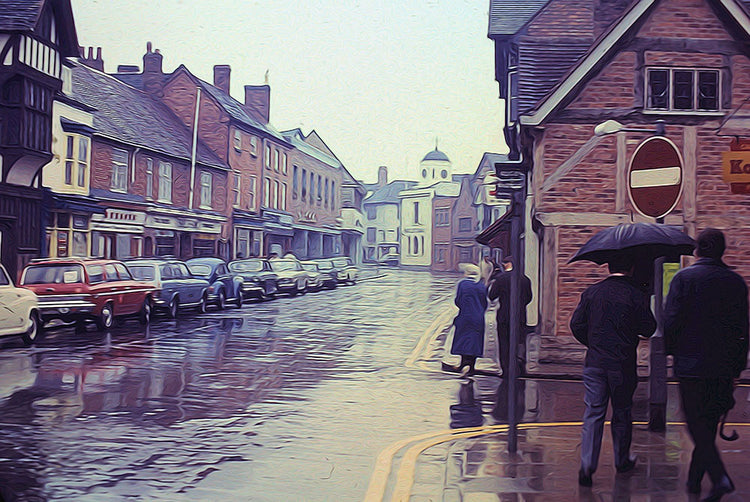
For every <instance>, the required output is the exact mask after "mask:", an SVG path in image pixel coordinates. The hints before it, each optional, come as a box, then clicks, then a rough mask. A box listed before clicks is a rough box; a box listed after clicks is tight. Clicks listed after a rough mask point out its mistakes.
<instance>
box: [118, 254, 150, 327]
mask: <svg viewBox="0 0 750 502" xmlns="http://www.w3.org/2000/svg"><path fill="white" fill-rule="evenodd" d="M115 270H117V274H118V275H119V276H120V282H119V283H118V285H117V287H118V291H119V296H120V297H121V298H122V309H123V310H122V313H123V314H133V313H135V312H138V311H139V310H140V309H141V304H142V303H143V298H144V297H145V295H144V291H143V290H142V289H141V288H133V287H132V282H133V276H132V275H130V272H129V271H128V269H127V268H126V267H125V265H123V264H122V263H115Z"/></svg>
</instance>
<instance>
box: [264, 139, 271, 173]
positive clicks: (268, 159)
mask: <svg viewBox="0 0 750 502" xmlns="http://www.w3.org/2000/svg"><path fill="white" fill-rule="evenodd" d="M264 151H265V158H264V159H263V162H264V164H265V166H266V169H271V145H269V144H268V143H266V147H265V150H264Z"/></svg>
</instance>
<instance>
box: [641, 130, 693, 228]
mask: <svg viewBox="0 0 750 502" xmlns="http://www.w3.org/2000/svg"><path fill="white" fill-rule="evenodd" d="M681 192H682V157H681V156H680V152H679V150H678V149H677V146H676V145H675V144H674V143H672V142H671V141H670V140H668V139H667V138H663V137H661V136H654V137H651V138H648V139H647V140H645V141H643V142H642V143H641V144H640V145H638V148H636V150H635V153H634V154H633V158H632V160H631V161H630V169H628V193H629V194H630V201H631V202H632V203H633V206H635V208H636V210H638V212H639V213H641V214H643V215H644V216H650V217H651V218H661V217H662V216H664V215H666V214H668V213H669V212H670V211H671V210H672V209H674V207H675V206H676V205H677V201H678V200H679V199H680V193H681Z"/></svg>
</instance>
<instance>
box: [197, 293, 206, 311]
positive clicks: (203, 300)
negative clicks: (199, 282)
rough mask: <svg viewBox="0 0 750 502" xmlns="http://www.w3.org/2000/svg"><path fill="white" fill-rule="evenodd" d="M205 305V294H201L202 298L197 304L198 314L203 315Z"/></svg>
mask: <svg viewBox="0 0 750 502" xmlns="http://www.w3.org/2000/svg"><path fill="white" fill-rule="evenodd" d="M207 305H208V298H206V293H203V296H201V301H200V303H198V313H199V314H205V313H206V307H207Z"/></svg>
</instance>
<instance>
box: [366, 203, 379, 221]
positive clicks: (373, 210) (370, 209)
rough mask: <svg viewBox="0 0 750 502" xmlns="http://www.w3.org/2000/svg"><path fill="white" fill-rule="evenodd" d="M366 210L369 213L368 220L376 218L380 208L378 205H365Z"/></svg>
mask: <svg viewBox="0 0 750 502" xmlns="http://www.w3.org/2000/svg"><path fill="white" fill-rule="evenodd" d="M365 212H366V213H367V219H368V220H374V219H375V218H377V217H378V208H377V207H376V206H367V207H365Z"/></svg>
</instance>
